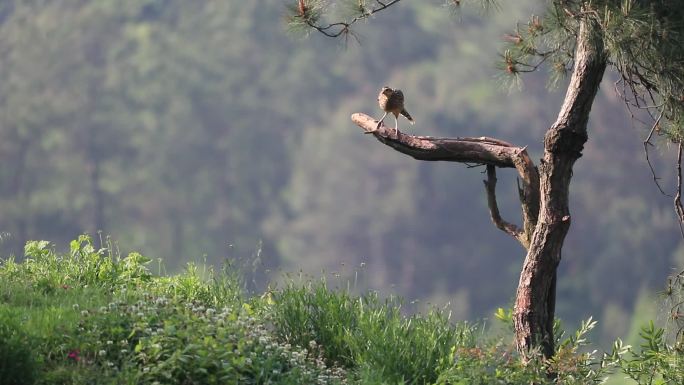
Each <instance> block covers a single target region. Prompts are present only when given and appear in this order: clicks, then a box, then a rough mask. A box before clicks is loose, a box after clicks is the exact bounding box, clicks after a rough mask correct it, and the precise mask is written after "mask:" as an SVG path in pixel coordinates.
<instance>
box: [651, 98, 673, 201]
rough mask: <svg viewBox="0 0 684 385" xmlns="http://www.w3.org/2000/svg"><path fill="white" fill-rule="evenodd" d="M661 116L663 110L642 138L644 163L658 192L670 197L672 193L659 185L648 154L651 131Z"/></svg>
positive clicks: (656, 126) (658, 122)
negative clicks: (643, 138)
mask: <svg viewBox="0 0 684 385" xmlns="http://www.w3.org/2000/svg"><path fill="white" fill-rule="evenodd" d="M662 117H663V112H662V111H661V112H660V115H658V118H656V120H655V122H653V125H652V126H651V131H650V132H649V133H648V136H647V137H646V139H645V140H644V155H646V163H648V168H650V169H651V176H653V182H654V183H655V185H656V186H657V187H658V190H660V193H661V194H663V195H665V196H668V197H672V195H670V194H668V193H666V192H665V190H663V187H662V186H661V185H660V182H658V180H659V179H660V178H658V176H657V175H656V172H655V168H653V163H651V158H650V157H649V154H648V146H652V145H653V143H651V139H652V138H653V133H654V132H655V130H656V129H657V128H658V124H660V119H661V118H662Z"/></svg>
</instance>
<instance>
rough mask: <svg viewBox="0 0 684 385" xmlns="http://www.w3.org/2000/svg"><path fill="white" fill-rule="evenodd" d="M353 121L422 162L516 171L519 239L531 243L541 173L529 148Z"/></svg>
mask: <svg viewBox="0 0 684 385" xmlns="http://www.w3.org/2000/svg"><path fill="white" fill-rule="evenodd" d="M351 119H352V121H353V122H354V123H356V125H358V126H359V127H361V128H362V129H363V130H364V133H366V134H373V135H374V136H375V138H376V139H377V140H379V141H380V142H381V143H383V144H385V145H387V146H389V147H392V148H393V149H395V150H396V151H399V152H401V153H403V154H406V155H409V156H411V157H413V158H415V159H418V160H427V161H446V162H459V163H464V164H466V165H468V164H477V165H487V166H495V167H501V168H515V169H516V170H517V171H518V175H519V177H520V184H521V187H520V202H521V204H522V216H523V230H522V235H520V236H518V237H516V238H517V239H518V240H519V241H520V242H521V243H522V244H523V246H525V245H527V244H529V242H530V241H531V239H532V233H533V232H534V228H535V226H536V224H537V217H538V216H539V173H538V171H537V168H536V167H535V165H534V163H533V162H532V160H531V159H530V157H529V155H528V154H527V149H526V147H517V146H514V145H512V144H510V143H508V142H505V141H503V140H499V139H495V138H489V137H486V136H482V137H478V138H435V137H430V136H414V135H407V134H404V133H402V132H399V133H398V134H395V132H394V128H390V127H387V126H386V125H385V124H384V123H383V124H381V125H380V127H379V128H378V121H377V120H375V119H373V118H372V117H371V116H368V115H366V114H362V113H356V114H353V115H352V117H351ZM525 247H527V246H525Z"/></svg>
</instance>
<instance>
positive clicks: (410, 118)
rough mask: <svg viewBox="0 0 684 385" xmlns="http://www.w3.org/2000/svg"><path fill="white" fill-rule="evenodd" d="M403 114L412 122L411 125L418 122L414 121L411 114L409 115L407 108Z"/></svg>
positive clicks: (402, 111)
mask: <svg viewBox="0 0 684 385" xmlns="http://www.w3.org/2000/svg"><path fill="white" fill-rule="evenodd" d="M401 114H402V115H404V116H405V117H406V119H408V121H409V122H411V124H416V121H415V120H413V118H412V117H411V114H409V113H408V111H406V109H405V108H404V109H403V110H401Z"/></svg>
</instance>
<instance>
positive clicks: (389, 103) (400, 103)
mask: <svg viewBox="0 0 684 385" xmlns="http://www.w3.org/2000/svg"><path fill="white" fill-rule="evenodd" d="M378 104H379V105H380V108H381V109H382V110H383V111H385V114H384V115H382V118H380V121H379V122H378V126H377V127H376V128H375V129H376V130H378V129H379V128H380V124H382V121H383V120H384V119H385V117H386V116H387V114H388V113H390V112H391V113H393V114H394V123H395V124H394V134H395V135H399V115H400V114H401V115H404V116H405V117H406V119H408V121H409V122H410V123H411V124H415V120H413V118H412V117H411V114H409V113H408V111H406V108H404V93H403V92H401V90H395V89H392V88H390V87H387V86H385V87H382V89H381V90H380V94H378Z"/></svg>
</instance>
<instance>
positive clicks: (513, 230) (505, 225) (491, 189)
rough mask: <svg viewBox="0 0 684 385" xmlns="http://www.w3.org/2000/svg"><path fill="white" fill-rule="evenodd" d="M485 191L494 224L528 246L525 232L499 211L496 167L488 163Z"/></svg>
mask: <svg viewBox="0 0 684 385" xmlns="http://www.w3.org/2000/svg"><path fill="white" fill-rule="evenodd" d="M482 182H484V185H485V191H486V192H487V206H489V214H490V215H491V217H492V222H494V225H495V226H496V227H497V228H498V229H499V230H501V231H503V232H504V233H506V234H508V235H510V236H512V237H513V238H515V239H517V240H518V241H520V243H522V244H523V246H524V247H525V248H527V246H528V244H527V242H526V241H527V239H525V233H524V232H523V231H522V230H521V229H520V228H519V227H518V226H516V225H514V224H512V223H510V222H508V221H506V220H504V219H503V218H501V213H499V205H498V204H497V203H496V167H494V166H492V165H487V179H486V180H483V181H482Z"/></svg>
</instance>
